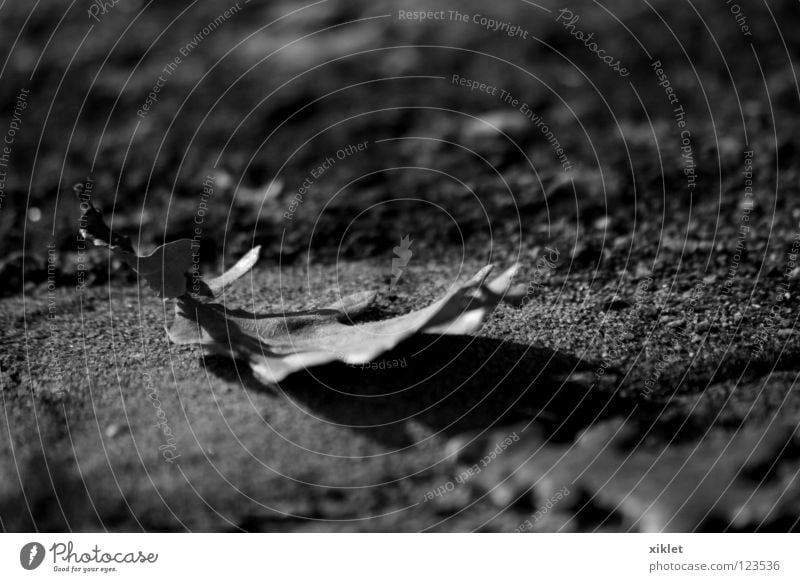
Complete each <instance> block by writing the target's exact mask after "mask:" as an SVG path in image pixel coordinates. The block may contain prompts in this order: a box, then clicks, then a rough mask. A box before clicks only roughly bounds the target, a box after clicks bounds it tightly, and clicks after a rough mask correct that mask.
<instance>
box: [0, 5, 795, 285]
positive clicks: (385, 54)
mask: <svg viewBox="0 0 800 582" xmlns="http://www.w3.org/2000/svg"><path fill="white" fill-rule="evenodd" d="M99 6H100V4H99V3H95V4H92V3H89V2H78V3H70V2H66V1H61V0H52V1H48V2H47V3H46V4H30V3H27V2H14V1H7V2H4V3H3V5H2V8H0V47H2V48H0V51H1V52H0V55H1V58H2V62H3V66H2V69H0V71H1V72H2V80H3V83H2V89H0V109H1V110H2V112H3V116H2V123H0V128H2V129H3V130H5V127H6V124H7V123H8V121H9V120H10V119H11V116H12V114H13V109H14V104H15V102H16V98H17V95H18V93H19V92H20V90H21V89H28V90H29V91H30V95H29V99H28V107H27V109H26V110H25V111H24V114H23V116H22V127H21V129H20V130H19V131H18V133H17V135H16V137H15V139H14V143H13V147H12V152H11V160H10V165H9V167H8V175H7V180H6V184H5V198H4V200H3V208H2V211H0V231H1V232H2V233H3V236H2V238H0V256H2V257H4V262H3V264H2V269H3V273H4V274H5V277H3V279H2V281H3V287H4V292H6V293H14V292H18V291H19V285H20V284H21V275H22V271H23V270H24V271H25V272H26V275H27V276H26V280H27V281H29V282H31V283H37V282H41V281H42V280H43V278H44V271H43V268H44V261H45V258H46V257H45V254H46V249H47V245H48V244H49V243H50V242H51V241H52V242H53V243H54V244H55V248H56V252H57V253H58V257H59V260H58V261H57V264H58V270H59V273H58V275H59V281H60V282H64V283H71V282H72V279H73V278H74V257H73V256H72V253H74V251H75V247H76V241H75V233H76V230H77V220H78V209H77V204H76V202H75V197H74V195H73V193H72V189H73V186H74V184H75V183H76V182H79V181H83V180H85V179H86V177H87V176H91V177H92V178H93V180H94V183H95V189H94V200H95V203H96V204H97V205H98V206H99V207H101V208H102V209H103V210H104V211H105V212H106V214H108V215H111V214H113V223H114V227H115V228H116V229H119V231H120V232H122V233H124V234H127V235H129V236H131V237H132V238H134V239H135V240H137V241H138V243H139V245H140V246H141V247H142V248H144V249H147V248H152V247H153V246H154V245H156V244H158V243H160V242H163V241H164V240H172V239H175V238H180V237H192V236H194V235H195V232H194V223H193V221H194V217H195V216H196V215H197V213H198V210H199V209H200V205H201V198H202V196H201V194H202V191H203V182H204V181H206V180H207V177H208V176H213V177H214V193H213V195H212V196H209V197H207V198H206V199H205V200H204V203H205V204H207V205H208V209H207V211H206V208H205V207H203V208H202V210H201V212H202V211H205V212H204V217H203V218H204V220H203V225H202V234H201V235H200V238H201V239H202V259H203V261H204V262H206V263H218V262H219V260H220V258H221V257H223V256H224V255H228V256H230V255H232V254H238V253H241V252H243V251H244V250H246V249H248V248H250V247H251V246H252V245H253V244H262V245H264V247H265V255H266V256H268V257H271V258H275V259H277V258H279V257H280V258H281V259H282V260H284V261H292V260H296V259H297V257H299V256H303V257H305V256H306V254H307V253H311V257H312V258H313V260H318V261H326V260H330V259H332V258H334V257H337V256H339V257H341V256H344V257H353V258H364V257H370V256H378V255H381V256H383V255H386V254H387V253H389V254H390V253H391V248H392V246H393V245H395V244H397V241H398V240H399V238H400V237H402V236H404V235H405V234H406V233H407V232H408V230H409V229H408V227H407V226H406V225H407V224H408V223H409V222H413V223H414V224H415V225H416V228H415V229H414V230H415V240H416V241H417V243H416V244H417V249H418V250H419V251H420V252H422V250H423V249H426V250H427V251H428V252H429V253H430V256H434V252H435V251H436V249H438V248H440V247H459V248H460V247H461V246H462V245H463V244H466V245H467V248H468V249H469V248H474V249H485V248H487V245H493V246H494V247H499V248H496V250H497V252H499V253H501V254H502V253H503V252H507V253H511V252H513V251H514V249H517V248H519V247H520V245H522V247H526V248H528V247H531V246H535V245H537V244H540V243H542V244H543V243H546V242H548V241H550V242H552V240H553V238H554V237H556V238H558V237H563V238H564V239H565V240H568V241H571V246H575V245H577V251H578V254H580V251H581V250H582V249H584V248H585V247H586V246H587V245H589V246H591V237H592V232H591V231H592V230H593V228H594V227H595V226H597V225H600V226H602V227H603V228H602V231H603V232H602V234H603V236H604V237H608V236H610V237H611V238H612V239H613V238H614V237H619V236H632V235H633V234H635V233H634V230H636V229H638V230H636V232H638V233H639V234H642V235H643V236H646V239H647V244H652V243H655V242H656V241H658V240H659V239H660V238H662V237H664V236H667V237H673V236H674V237H677V239H678V240H682V239H685V238H686V237H687V236H690V237H691V236H697V237H699V238H708V237H711V238H712V239H713V238H714V234H713V232H712V231H713V230H714V225H713V224H708V223H706V224H701V225H695V224H693V223H692V219H693V218H695V217H697V216H699V215H703V214H704V213H708V214H707V215H708V216H710V217H713V218H714V220H715V221H716V218H717V217H723V218H724V217H725V216H726V215H730V216H734V215H735V213H736V212H738V204H739V202H740V200H739V199H740V198H741V196H740V195H739V194H740V189H741V188H740V186H741V180H740V176H739V173H738V170H739V169H740V167H741V165H742V152H743V151H744V150H745V149H748V148H752V149H754V150H755V151H756V155H755V167H756V170H757V172H760V176H761V179H762V182H761V184H762V186H763V188H762V190H763V191H762V194H761V196H760V199H759V205H758V208H757V209H756V212H757V214H756V216H761V217H763V218H765V219H769V220H772V217H773V216H778V217H781V216H784V217H790V216H791V211H792V210H793V207H791V208H790V207H789V206H787V205H788V204H790V201H792V200H794V196H793V195H794V194H796V191H797V180H796V177H797V168H798V161H799V160H798V156H800V145H799V144H798V143H797V129H796V128H797V123H798V122H797V115H796V112H797V99H798V87H797V79H796V75H795V74H794V71H793V69H792V63H791V60H790V59H791V58H793V57H796V56H797V52H798V47H800V42H798V35H800V32H798V30H800V26H798V25H799V24H800V22H799V19H798V10H797V5H796V3H793V2H788V1H787V2H772V3H769V5H767V4H766V3H756V2H743V3H741V10H742V14H743V15H746V25H747V26H748V27H749V29H748V30H749V31H750V32H751V34H749V35H745V34H744V33H743V31H742V29H741V28H740V26H739V24H738V23H737V22H736V19H735V17H734V15H733V14H732V13H731V11H730V9H729V7H728V6H726V5H725V3H724V2H713V3H691V2H678V3H675V2H666V1H663V2H662V1H657V2H651V3H646V2H623V1H612V2H604V3H602V4H601V3H595V2H573V3H572V4H571V5H570V6H569V9H570V10H571V11H573V12H574V13H575V14H579V15H580V21H579V22H578V23H577V25H576V28H577V29H580V30H584V31H586V32H587V33H588V32H589V31H592V32H594V34H595V38H596V40H597V41H598V43H599V45H600V46H601V47H602V48H603V49H604V50H606V51H607V53H608V54H610V55H614V56H615V57H616V58H619V59H620V60H621V61H622V62H623V63H624V65H625V67H626V68H627V69H628V70H629V71H630V72H631V74H630V76H628V77H626V78H621V77H619V76H618V75H616V74H615V73H614V72H613V71H611V70H610V68H609V67H607V66H606V65H604V64H603V63H602V62H600V61H599V59H598V58H597V56H596V55H594V54H593V53H591V52H590V51H589V50H588V49H587V48H586V47H585V46H584V45H583V43H581V42H580V41H579V40H576V39H575V38H574V37H572V36H570V35H569V34H568V32H567V30H566V29H564V28H563V26H562V25H561V24H556V23H554V22H553V20H554V17H555V16H556V15H557V11H558V10H559V9H560V8H561V6H560V5H557V4H554V3H552V2H548V1H546V0H545V1H543V2H542V3H540V4H539V5H538V6H540V7H537V5H531V4H528V3H525V2H516V1H504V2H496V3H493V4H492V5H491V6H486V5H485V3H481V2H476V1H469V2H434V3H433V4H431V3H430V2H421V1H417V0H409V1H407V2H402V3H398V2H385V1H377V2H345V1H343V0H342V1H339V0H329V1H327V2H322V3H318V4H315V5H309V6H304V5H303V4H302V3H299V2H280V1H279V2H274V1H273V2H259V1H256V0H253V1H251V2H243V1H241V2H239V3H238V4H234V3H230V2H225V1H216V0H215V1H206V2H202V3H196V2H195V3H190V2H170V3H166V2H159V3H157V2H149V3H145V2H142V1H140V0H119V2H117V3H116V4H114V5H112V4H111V3H110V2H108V3H106V4H105V8H104V9H100V8H99ZM420 9H422V10H451V9H458V10H460V11H462V12H463V13H468V14H486V15H487V16H489V17H491V18H494V19H496V20H498V21H503V22H510V23H513V24H516V25H518V26H520V27H522V28H523V29H524V30H526V31H528V33H529V34H528V35H527V39H522V38H511V37H509V36H507V35H505V34H503V32H502V31H491V30H487V29H486V28H485V27H482V26H480V25H478V24H474V23H472V22H468V23H464V22H454V21H444V22H442V21H427V22H412V21H408V20H401V19H398V10H409V11H411V10H420ZM226 10H228V11H229V13H228V16H227V17H226V16H225V11H226ZM90 13H91V14H93V16H91V15H90ZM220 17H222V19H221V20H220ZM215 21H216V22H217V24H212V23H214V22H215ZM204 28H205V31H204V30H203V29H204ZM184 53H185V55H184ZM647 53H649V55H648V54H647ZM176 57H180V58H181V62H180V63H179V64H178V65H177V66H176V67H175V68H174V70H172V71H170V72H169V73H168V74H165V73H164V69H165V67H167V66H168V65H169V64H170V63H173V62H174V61H175V58H176ZM654 59H659V60H661V61H662V62H663V63H665V64H666V72H667V74H668V75H669V79H670V82H671V85H672V86H673V88H674V89H675V91H676V94H677V95H678V96H679V99H680V104H681V105H682V106H683V107H684V108H685V110H686V112H687V116H688V120H689V124H690V125H689V127H690V129H691V132H692V140H693V155H694V157H695V162H696V167H697V172H698V179H699V184H698V187H697V188H696V189H695V190H694V191H693V193H692V197H691V200H689V196H688V195H687V192H686V189H685V188H684V187H683V186H684V184H685V179H684V177H683V174H682V168H683V165H682V161H681V158H680V149H679V147H680V141H679V137H678V134H677V132H676V126H675V124H674V121H673V120H672V118H671V111H670V109H671V107H670V105H669V104H668V102H667V99H666V96H665V93H664V90H663V89H662V87H660V86H659V85H658V79H657V78H656V75H655V73H654V72H653V70H652V69H651V68H650V63H651V62H652V60H654ZM453 74H458V75H460V76H463V77H467V78H470V79H477V80H480V81H481V82H486V83H488V84H489V85H492V86H497V87H498V88H500V89H504V90H506V91H508V92H510V93H511V94H513V95H514V96H515V97H517V98H519V99H520V100H521V101H523V102H525V103H527V104H529V105H530V108H531V109H532V110H534V111H535V112H536V113H537V114H539V115H541V117H542V118H543V119H544V120H545V121H546V123H547V124H548V126H549V127H551V128H552V130H553V132H554V135H555V136H556V137H557V139H558V140H559V142H560V144H561V145H563V147H564V148H565V151H566V154H567V156H568V157H569V160H570V163H571V164H572V165H573V166H574V168H575V170H574V171H573V172H572V174H571V175H572V177H573V178H574V179H575V180H576V182H577V185H578V188H579V191H578V192H577V195H576V194H575V193H573V192H572V187H571V186H570V185H569V183H568V180H565V178H564V173H563V172H562V170H561V164H560V163H559V161H558V159H557V157H556V156H555V155H554V154H553V148H552V147H551V145H550V144H549V143H548V142H547V140H546V139H545V137H544V136H543V135H542V133H541V132H539V131H537V130H536V129H535V127H534V126H533V124H532V123H531V122H529V121H528V120H526V119H524V117H523V116H522V115H520V114H518V113H517V112H515V111H514V110H513V108H511V107H509V106H507V105H505V104H503V103H502V102H501V100H500V98H499V96H489V95H486V94H485V93H481V92H480V91H469V90H467V89H465V88H463V87H457V86H455V85H454V84H453V83H451V82H450V79H451V77H452V75H453ZM159 75H161V76H162V78H163V79H164V82H162V85H163V86H162V87H160V88H159V89H160V90H159V93H158V95H157V99H158V100H157V101H155V102H151V105H152V107H151V108H150V110H149V111H147V112H145V113H146V115H144V116H141V115H137V112H141V110H142V107H143V106H144V105H145V104H146V103H147V100H148V94H149V93H150V92H151V91H152V90H153V88H154V86H155V85H156V83H157V82H158V79H159ZM431 77H442V78H431ZM487 113H490V114H495V116H494V117H492V118H491V119H492V120H493V122H495V123H498V124H500V125H498V127H500V128H501V129H503V130H504V131H505V132H506V133H507V134H508V135H509V136H510V138H513V140H512V139H508V138H505V137H503V136H502V135H500V134H499V133H497V132H493V131H489V132H487V131H486V126H481V125H480V123H476V122H475V121H474V120H472V119H471V117H470V116H474V115H482V114H487ZM411 136H413V137H416V138H420V137H421V138H434V140H445V141H446V142H453V144H450V143H445V142H444V141H434V140H431V139H410V140H408V139H401V138H407V137H411ZM383 139H388V140H390V141H386V142H380V143H376V142H377V141H379V140H383ZM365 140H368V141H369V142H370V145H369V149H368V152H367V153H366V155H354V156H350V157H348V158H347V160H345V161H343V162H342V163H338V164H336V165H335V166H334V167H333V168H331V169H330V170H329V171H327V172H325V174H324V176H322V177H321V178H320V179H318V180H315V183H314V184H313V187H312V189H311V190H310V191H309V193H307V194H306V195H305V196H304V198H303V201H302V203H301V204H299V205H298V206H299V208H298V209H297V212H295V213H294V215H293V216H292V218H291V219H287V218H286V217H285V216H284V213H285V212H286V211H287V209H288V208H289V207H290V205H291V203H292V199H293V197H294V196H295V194H296V192H297V189H298V188H299V187H300V186H301V185H302V183H303V181H304V180H305V178H306V177H307V176H308V175H309V173H310V171H311V170H312V169H313V168H315V167H317V165H318V164H319V163H320V162H321V161H322V160H324V159H325V158H326V157H328V156H330V155H331V154H333V153H334V152H336V151H337V150H339V149H340V148H342V147H344V146H345V145H347V144H355V143H358V142H363V141H365ZM463 146H465V147H467V148H472V150H473V151H469V150H468V149H465V147H463ZM397 168H402V169H397ZM779 175H785V179H783V180H782V181H781V182H780V188H781V189H782V190H784V191H786V192H785V193H786V194H787V195H785V196H780V197H776V196H775V192H776V184H778V181H779ZM732 190H735V192H734V193H733V194H732V193H731V191H732ZM407 199H412V201H408V200H407ZM418 200H422V201H424V202H426V203H427V204H420V203H419V202H418ZM389 202H391V203H389ZM431 205H433V206H431ZM431 209H433V210H431ZM692 209H694V213H692ZM698 209H700V210H699V214H698ZM759 213H760V214H759ZM729 222H731V223H732V224H733V223H735V222H736V220H735V219H731V220H730V221H729ZM554 226H555V228H554ZM734 226H735V224H734ZM635 227H636V228H635ZM692 229H700V230H697V231H696V232H695V233H694V234H691V233H690V232H689V231H690V230H692ZM703 229H705V231H703ZM648 231H649V233H650V234H649V235H648V234H647V233H648ZM500 235H501V236H500ZM628 242H629V241H628ZM626 244H627V243H626ZM595 258H596V257H595V256H594V255H592V254H591V253H589V259H592V260H591V261H590V262H593V260H594V259H595ZM104 272H105V269H104V268H97V269H95V271H94V272H93V275H92V276H93V280H97V281H102V280H103V277H104V275H103V273H104Z"/></svg>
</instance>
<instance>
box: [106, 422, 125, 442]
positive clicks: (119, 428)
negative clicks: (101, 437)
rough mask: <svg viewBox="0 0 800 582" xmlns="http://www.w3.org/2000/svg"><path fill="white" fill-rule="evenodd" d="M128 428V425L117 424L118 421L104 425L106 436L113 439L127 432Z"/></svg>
mask: <svg viewBox="0 0 800 582" xmlns="http://www.w3.org/2000/svg"><path fill="white" fill-rule="evenodd" d="M128 429H129V427H128V425H126V424H118V423H114V424H109V425H108V426H107V427H106V436H107V437H108V438H110V439H113V438H116V437H118V436H120V435H121V434H123V433H125V432H127V431H128Z"/></svg>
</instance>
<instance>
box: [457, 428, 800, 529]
mask: <svg viewBox="0 0 800 582" xmlns="http://www.w3.org/2000/svg"><path fill="white" fill-rule="evenodd" d="M516 430H517V432H519V433H520V434H523V435H525V436H523V437H522V439H521V440H520V442H518V443H516V444H515V445H514V446H513V447H510V448H509V449H508V450H506V451H505V452H504V453H503V454H502V455H501V456H498V457H497V458H495V459H494V460H493V462H492V463H491V464H489V465H488V466H487V467H486V469H485V470H483V471H482V472H481V473H480V474H479V475H477V476H476V477H475V479H474V480H472V481H470V483H471V484H472V485H473V486H477V487H478V488H480V489H482V490H485V491H488V492H489V495H490V497H491V499H493V500H494V501H495V502H496V503H497V504H498V505H501V506H503V507H506V506H508V505H509V504H511V503H512V502H513V501H514V500H515V499H517V498H518V497H520V496H524V495H526V494H528V491H531V492H532V494H533V496H534V501H533V504H534V506H540V505H541V504H542V503H544V502H545V501H546V500H548V499H552V498H553V496H554V495H555V494H556V493H557V492H558V491H561V490H564V488H566V490H568V491H570V493H571V494H570V495H569V496H568V497H564V498H563V499H562V500H560V501H559V503H558V504H557V505H555V506H554V507H553V512H558V513H560V514H562V515H563V513H564V512H569V511H575V510H577V509H580V507H581V506H582V505H583V504H584V503H585V502H586V499H591V501H592V503H593V504H594V505H595V506H599V507H602V508H603V509H604V510H606V511H608V512H609V514H611V513H614V512H616V513H617V514H618V515H621V516H622V517H623V519H624V521H625V522H626V525H627V526H628V527H630V528H631V529H637V530H640V531H644V532H688V531H695V530H699V529H722V528H724V527H731V528H746V527H757V526H759V525H762V526H763V525H764V524H766V523H769V522H770V521H774V520H776V519H778V518H781V517H786V515H792V516H796V515H797V514H798V500H799V498H800V488H799V487H798V470H800V464H798V462H797V459H796V457H797V451H798V447H800V437H799V436H798V434H797V432H796V431H795V430H794V427H792V426H787V425H777V424H776V425H774V426H771V427H769V428H768V429H766V430H755V429H747V430H742V431H740V432H738V433H737V434H736V435H734V436H733V437H730V436H729V435H727V434H725V433H723V432H722V431H721V430H718V429H717V430H713V431H711V432H710V433H709V434H708V435H706V436H705V438H703V439H702V440H701V441H700V442H699V443H696V444H683V443H682V444H670V445H668V446H667V447H666V448H665V449H663V450H660V451H654V450H643V449H641V448H640V449H636V448H633V449H630V447H631V446H633V445H635V444H636V442H637V439H634V438H633V437H634V432H635V431H634V428H633V427H632V425H631V424H626V423H625V422H623V421H622V420H611V421H607V422H602V423H600V424H597V425H595V426H593V427H591V428H589V429H588V430H586V431H585V432H584V433H583V434H582V435H581V436H580V437H579V438H578V439H577V440H576V442H575V443H574V444H572V445H560V444H548V442H547V441H546V439H544V438H543V437H542V435H541V434H540V433H539V432H538V431H537V429H536V427H535V425H534V426H531V427H530V428H528V429H527V430H525V431H524V432H522V430H523V429H522V428H517V429H516ZM502 434H503V435H504V434H505V433H502ZM498 435H500V433H498V434H497V435H494V436H491V435H490V436H486V437H483V438H481V439H478V440H476V441H472V440H471V439H470V438H469V437H458V438H456V439H453V441H451V443H450V447H451V450H452V451H454V452H455V451H457V454H458V456H459V457H460V458H461V459H462V460H463V461H467V460H469V458H470V457H474V456H480V455H483V454H485V451H486V450H488V449H491V446H493V445H494V441H495V440H497V439H498V438H501V437H500V436H498ZM493 439H494V440H493ZM629 449H630V450H629ZM792 457H793V458H792ZM478 458H480V457H478ZM720 524H721V525H722V527H720Z"/></svg>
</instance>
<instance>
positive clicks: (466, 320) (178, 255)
mask: <svg viewBox="0 0 800 582" xmlns="http://www.w3.org/2000/svg"><path fill="white" fill-rule="evenodd" d="M87 214H89V216H88V217H87V220H86V223H87V224H88V226H87V227H86V228H85V229H84V230H83V233H84V236H86V237H87V238H95V239H96V240H97V242H98V244H101V245H105V246H108V247H109V248H110V249H111V251H112V253H114V255H115V256H117V257H119V258H120V259H122V260H123V261H125V263H127V264H128V265H129V266H130V267H131V268H132V269H134V270H136V271H137V272H138V273H139V274H140V275H142V276H143V277H144V278H145V279H146V280H147V282H148V284H149V285H150V286H151V287H153V288H154V289H156V291H157V292H158V293H159V295H160V296H162V297H164V298H175V299H176V306H175V314H176V316H175V321H174V322H173V324H172V326H171V327H170V329H169V330H168V333H169V337H170V339H171V340H172V341H173V342H174V343H176V344H198V345H202V346H205V347H206V348H208V349H209V350H210V351H212V352H215V353H220V354H225V355H230V356H233V357H234V358H239V359H242V360H244V361H246V362H248V363H249V364H250V366H251V368H252V370H253V372H254V374H255V375H256V377H258V378H259V379H261V380H262V381H264V382H279V381H281V380H282V379H284V378H285V377H286V376H288V375H289V374H291V373H292V372H295V371H298V370H302V369H305V368H308V367H310V366H318V365H321V364H326V363H329V362H334V361H341V362H345V363H348V364H365V363H368V362H370V361H372V360H373V359H375V358H376V357H378V356H380V355H381V354H382V353H384V352H386V351H388V350H390V349H392V348H394V347H396V346H397V345H398V344H399V343H401V342H402V341H403V340H405V339H406V338H408V337H410V336H411V335H413V334H416V333H431V334H443V335H444V334H450V335H463V334H469V333H472V332H474V331H476V330H477V329H478V328H479V327H480V326H481V324H482V322H483V320H484V318H485V317H486V316H487V315H488V314H489V313H490V312H491V311H492V310H493V309H494V308H495V307H496V306H497V305H498V303H500V302H501V301H507V302H510V303H519V301H520V299H521V298H522V296H523V295H524V292H525V289H524V287H519V286H517V287H515V288H513V289H511V288H510V285H511V280H512V278H513V276H514V274H515V273H516V270H517V266H516V265H515V266H514V267H512V268H510V269H508V270H507V271H505V272H504V273H502V274H501V275H500V276H499V277H497V278H495V279H493V280H492V281H487V277H488V275H489V273H490V272H491V270H492V266H491V265H489V266H486V267H484V268H483V269H481V271H480V272H479V273H478V274H477V275H475V277H473V278H472V279H471V280H470V281H468V282H466V283H464V284H463V285H459V286H456V287H454V288H453V289H452V290H451V291H450V292H448V293H447V294H446V295H445V296H444V297H443V298H442V299H440V300H439V301H437V302H435V303H433V304H432V305H429V306H428V307H426V308H424V309H420V310H418V311H413V312H411V313H408V314H406V315H402V316H400V317H395V318H393V319H388V320H384V321H373V322H368V323H361V324H357V325H353V324H352V319H353V318H355V317H357V316H358V315H360V314H361V313H363V312H364V311H365V310H366V309H367V308H369V306H370V305H371V304H372V302H373V300H374V299H375V293H374V292H361V293H356V294H353V295H348V296H345V297H342V298H341V299H340V300H339V301H337V302H336V303H334V304H332V305H329V306H327V307H325V308H322V309H312V310H308V311H300V312H292V313H281V312H275V313H258V314H256V313H250V312H247V311H244V310H240V309H233V310H232V309H228V308H226V307H225V306H223V305H222V304H220V303H217V302H215V301H214V299H215V298H217V297H219V296H220V295H221V294H222V293H223V292H224V290H225V288H226V287H228V286H230V285H232V284H233V283H235V282H236V281H237V280H239V279H240V278H241V277H243V276H244V275H245V274H247V273H248V272H249V271H250V269H251V268H252V267H253V265H254V264H255V263H256V261H257V259H258V251H259V249H258V248H255V249H253V250H251V251H250V252H248V253H247V254H246V255H245V256H244V257H243V258H242V259H240V260H239V261H238V262H237V263H236V264H235V265H234V266H233V267H232V268H231V269H229V270H228V271H226V272H225V273H224V274H223V275H221V276H219V277H217V278H214V279H209V280H201V281H200V283H201V285H200V288H199V289H198V290H199V293H197V294H196V295H192V294H190V293H189V292H188V291H187V287H186V276H185V272H186V271H187V270H188V269H189V267H190V266H191V241H188V240H185V239H184V240H179V241H175V242H172V243H169V244H167V245H164V246H162V247H159V248H158V249H156V250H155V251H154V252H153V253H151V254H150V255H148V256H147V257H138V256H136V255H135V254H134V253H133V250H132V247H131V245H130V242H129V241H127V239H122V238H120V237H116V235H114V234H113V233H112V232H111V230H110V229H109V228H108V227H106V225H105V223H104V222H103V220H102V216H101V215H100V213H99V212H98V211H97V210H96V209H94V207H90V210H89V211H88V213H87Z"/></svg>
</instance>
